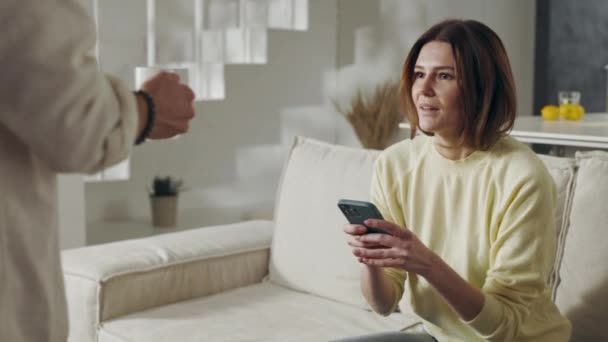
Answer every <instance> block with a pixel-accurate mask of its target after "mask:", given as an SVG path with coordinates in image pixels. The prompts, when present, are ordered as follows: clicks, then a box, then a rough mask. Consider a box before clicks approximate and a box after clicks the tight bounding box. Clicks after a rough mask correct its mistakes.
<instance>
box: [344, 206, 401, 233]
mask: <svg viewBox="0 0 608 342" xmlns="http://www.w3.org/2000/svg"><path fill="white" fill-rule="evenodd" d="M338 208H340V211H341V212H342V213H343V214H344V216H346V219H347V220H348V222H350V224H359V225H362V226H365V227H366V228H367V233H368V234H370V233H375V234H389V233H387V232H385V231H384V230H382V229H378V228H372V227H368V226H366V225H365V224H364V223H363V222H365V220H367V219H379V220H384V218H383V217H382V214H380V211H379V210H378V208H376V206H375V205H374V204H373V203H370V202H365V201H355V200H348V199H341V200H339V201H338Z"/></svg>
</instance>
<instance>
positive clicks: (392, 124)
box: [333, 82, 403, 150]
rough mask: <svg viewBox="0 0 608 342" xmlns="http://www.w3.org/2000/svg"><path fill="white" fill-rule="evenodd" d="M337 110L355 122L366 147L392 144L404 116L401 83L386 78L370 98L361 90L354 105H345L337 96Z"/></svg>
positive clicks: (362, 143) (381, 147) (360, 139)
mask: <svg viewBox="0 0 608 342" xmlns="http://www.w3.org/2000/svg"><path fill="white" fill-rule="evenodd" d="M333 104H334V106H335V107H336V110H337V111H338V112H339V113H341V114H342V115H344V116H345V117H346V119H347V120H348V122H350V124H351V125H352V126H353V129H354V130H355V133H356V134H357V137H358V138H359V141H360V142H361V145H363V147H364V148H370V149H376V150H383V149H385V148H386V147H388V146H389V145H390V144H392V143H393V142H394V140H395V137H396V136H397V134H398V132H399V123H400V122H401V121H402V120H403V115H402V114H401V111H400V108H399V84H398V83H397V82H385V83H383V84H381V85H379V86H377V87H376V89H375V91H374V93H373V94H372V96H371V97H369V98H368V99H366V98H364V96H363V95H362V94H361V91H360V90H359V91H357V95H356V96H355V97H354V98H353V100H352V101H351V105H350V108H348V109H346V110H345V109H344V108H342V107H341V106H340V105H339V104H338V103H337V102H336V101H335V100H334V101H333Z"/></svg>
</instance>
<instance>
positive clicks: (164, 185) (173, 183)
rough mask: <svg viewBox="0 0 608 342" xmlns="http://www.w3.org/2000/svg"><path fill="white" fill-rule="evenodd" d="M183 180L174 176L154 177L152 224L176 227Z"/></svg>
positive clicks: (151, 197) (151, 191)
mask: <svg viewBox="0 0 608 342" xmlns="http://www.w3.org/2000/svg"><path fill="white" fill-rule="evenodd" d="M182 184H183V182H182V180H181V179H175V178H173V177H170V176H167V177H159V176H156V177H154V181H153V182H152V188H151V189H148V191H149V193H150V209H151V211H152V224H153V225H154V226H155V227H175V225H176V223H177V198H178V195H179V192H180V191H181V190H182Z"/></svg>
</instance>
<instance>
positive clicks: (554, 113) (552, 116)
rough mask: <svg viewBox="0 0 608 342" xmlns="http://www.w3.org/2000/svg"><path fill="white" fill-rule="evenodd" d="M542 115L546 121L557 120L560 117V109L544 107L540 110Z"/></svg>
mask: <svg viewBox="0 0 608 342" xmlns="http://www.w3.org/2000/svg"><path fill="white" fill-rule="evenodd" d="M540 115H541V116H542V117H543V119H545V120H557V118H558V117H559V108H557V106H554V105H547V106H544V107H543V108H542V109H541V110H540Z"/></svg>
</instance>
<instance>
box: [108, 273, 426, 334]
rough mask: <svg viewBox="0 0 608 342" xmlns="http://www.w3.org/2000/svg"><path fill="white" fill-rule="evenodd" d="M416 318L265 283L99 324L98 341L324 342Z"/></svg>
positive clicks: (400, 325) (399, 325)
mask: <svg viewBox="0 0 608 342" xmlns="http://www.w3.org/2000/svg"><path fill="white" fill-rule="evenodd" d="M417 321H418V319H417V318H415V317H412V316H405V315H402V314H399V313H394V314H392V315H391V316H389V317H381V316H379V315H376V314H374V313H371V312H369V311H366V310H361V309H359V308H356V307H354V306H350V305H345V304H339V303H336V302H334V301H331V300H327V299H323V298H320V297H317V296H314V295H309V294H304V293H301V292H296V291H292V290H289V289H286V288H283V287H280V286H277V285H273V284H271V283H269V282H266V283H261V284H258V285H253V286H248V287H243V288H240V289H236V290H232V291H227V292H224V293H221V294H218V295H215V296H211V297H205V298H201V299H198V300H192V301H187V302H182V303H178V304H173V305H169V306H164V307H161V308H158V309H153V310H149V311H145V312H141V313H137V314H132V315H129V316H125V317H121V318H120V319H118V320H115V321H110V322H105V323H103V324H102V326H101V330H100V338H99V341H100V342H124V341H130V342H136V341H142V342H143V341H145V342H157V341H167V342H168V341H171V342H173V341H180V342H190V341H192V342H194V341H196V342H198V341H224V342H229V341H328V340H331V339H336V338H341V337H347V336H353V335H360V334H365V333H370V332H381V331H391V330H393V331H394V330H400V329H403V328H406V327H408V326H411V325H412V324H415V323H416V322H417Z"/></svg>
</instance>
